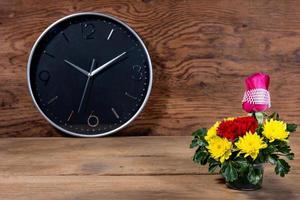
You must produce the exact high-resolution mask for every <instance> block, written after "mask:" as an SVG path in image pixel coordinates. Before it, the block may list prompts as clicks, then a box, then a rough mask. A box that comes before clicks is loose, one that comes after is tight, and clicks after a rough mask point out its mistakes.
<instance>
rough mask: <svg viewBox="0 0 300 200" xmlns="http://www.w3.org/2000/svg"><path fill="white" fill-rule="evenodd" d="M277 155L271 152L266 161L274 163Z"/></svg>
mask: <svg viewBox="0 0 300 200" xmlns="http://www.w3.org/2000/svg"><path fill="white" fill-rule="evenodd" d="M278 158H279V156H278V155H275V154H271V155H269V156H268V161H269V163H271V164H272V165H276V163H277V161H278Z"/></svg>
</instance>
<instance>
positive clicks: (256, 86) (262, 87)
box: [242, 73, 271, 113]
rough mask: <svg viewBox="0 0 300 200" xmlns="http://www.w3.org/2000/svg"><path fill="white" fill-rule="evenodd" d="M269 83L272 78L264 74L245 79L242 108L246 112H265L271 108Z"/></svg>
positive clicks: (256, 74)
mask: <svg viewBox="0 0 300 200" xmlns="http://www.w3.org/2000/svg"><path fill="white" fill-rule="evenodd" d="M269 83H270V77H269V76H268V75H267V74H264V73H255V74H253V75H251V76H249V77H247V78H246V79H245V85H246V91H245V93H244V98H243V101H242V102H243V105H242V106H243V109H244V110H245V111H246V112H248V113H251V112H263V111H265V110H267V109H268V108H270V107H271V100H270V93H269V91H268V89H269Z"/></svg>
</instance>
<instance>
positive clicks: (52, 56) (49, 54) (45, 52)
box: [44, 50, 55, 58]
mask: <svg viewBox="0 0 300 200" xmlns="http://www.w3.org/2000/svg"><path fill="white" fill-rule="evenodd" d="M44 54H45V55H47V56H49V57H51V58H55V56H54V55H52V54H51V53H48V52H47V51H46V50H45V51H44Z"/></svg>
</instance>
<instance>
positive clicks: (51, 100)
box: [48, 96, 58, 105]
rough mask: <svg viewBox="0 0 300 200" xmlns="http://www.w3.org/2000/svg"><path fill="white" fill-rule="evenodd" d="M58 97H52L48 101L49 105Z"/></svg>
mask: <svg viewBox="0 0 300 200" xmlns="http://www.w3.org/2000/svg"><path fill="white" fill-rule="evenodd" d="M57 98H58V96H55V97H53V98H52V99H50V100H49V101H48V105H49V104H51V103H53V102H54V101H55V100H56V99H57Z"/></svg>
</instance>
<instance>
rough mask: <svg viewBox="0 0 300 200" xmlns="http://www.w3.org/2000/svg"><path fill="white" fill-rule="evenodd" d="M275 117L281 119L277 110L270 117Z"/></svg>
mask: <svg viewBox="0 0 300 200" xmlns="http://www.w3.org/2000/svg"><path fill="white" fill-rule="evenodd" d="M272 118H273V119H275V120H279V114H278V113H277V112H273V113H272V114H271V115H270V116H269V119H272Z"/></svg>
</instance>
